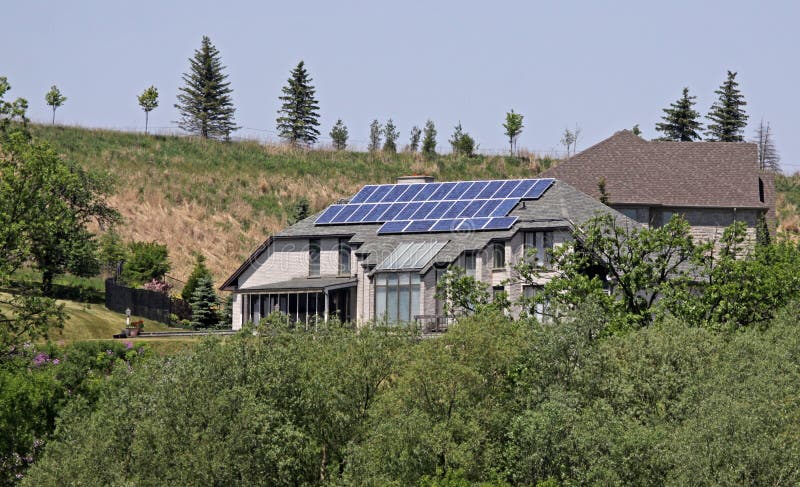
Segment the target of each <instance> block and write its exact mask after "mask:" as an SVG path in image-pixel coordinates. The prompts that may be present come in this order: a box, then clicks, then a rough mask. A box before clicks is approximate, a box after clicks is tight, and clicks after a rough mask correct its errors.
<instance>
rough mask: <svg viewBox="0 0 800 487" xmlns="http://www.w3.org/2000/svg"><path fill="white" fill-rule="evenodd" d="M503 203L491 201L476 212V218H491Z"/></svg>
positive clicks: (501, 201)
mask: <svg viewBox="0 0 800 487" xmlns="http://www.w3.org/2000/svg"><path fill="white" fill-rule="evenodd" d="M501 203H503V200H489V201H487V202H486V204H484V205H483V206H481V207H480V209H479V210H478V211H476V212H475V215H473V216H476V217H484V216H491V215H492V212H493V211H495V210H496V209H497V207H498V206H500V204H501Z"/></svg>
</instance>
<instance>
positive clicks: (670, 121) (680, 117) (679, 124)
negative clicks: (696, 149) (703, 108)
mask: <svg viewBox="0 0 800 487" xmlns="http://www.w3.org/2000/svg"><path fill="white" fill-rule="evenodd" d="M695 98H697V97H696V96H689V88H684V89H683V96H681V98H680V99H679V100H678V101H676V102H675V103H671V104H670V108H664V116H663V117H661V118H662V119H663V120H664V121H663V122H659V123H657V124H656V130H658V131H659V132H663V133H664V137H663V140H674V141H676V142H692V141H695V140H700V134H699V133H698V132H699V131H700V130H702V124H701V123H700V122H698V121H697V118H698V117H699V116H700V114H699V113H698V112H697V111H696V110H695V109H693V108H692V107H693V106H694V99H695Z"/></svg>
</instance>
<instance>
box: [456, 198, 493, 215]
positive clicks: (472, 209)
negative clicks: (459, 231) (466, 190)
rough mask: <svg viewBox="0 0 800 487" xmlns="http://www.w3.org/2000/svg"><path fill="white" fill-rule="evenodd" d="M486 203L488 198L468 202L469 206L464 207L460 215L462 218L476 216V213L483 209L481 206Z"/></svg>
mask: <svg viewBox="0 0 800 487" xmlns="http://www.w3.org/2000/svg"><path fill="white" fill-rule="evenodd" d="M484 203H486V200H473V201H470V202H469V203H467V206H466V207H465V208H464V211H462V212H461V214H459V215H458V216H460V217H461V218H471V217H473V216H475V213H477V212H478V210H480V209H481V207H482V206H483V205H484Z"/></svg>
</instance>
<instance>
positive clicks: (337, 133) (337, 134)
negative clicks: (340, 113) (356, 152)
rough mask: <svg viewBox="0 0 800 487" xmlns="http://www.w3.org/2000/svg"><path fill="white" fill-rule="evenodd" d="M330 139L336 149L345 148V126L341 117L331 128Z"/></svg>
mask: <svg viewBox="0 0 800 487" xmlns="http://www.w3.org/2000/svg"><path fill="white" fill-rule="evenodd" d="M330 136H331V140H332V141H333V148H334V149H336V150H345V149H346V148H347V137H348V133H347V127H346V126H345V125H344V123H342V119H341V118H340V119H339V120H337V121H336V125H334V126H333V128H332V129H331V133H330Z"/></svg>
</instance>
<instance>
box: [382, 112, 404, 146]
mask: <svg viewBox="0 0 800 487" xmlns="http://www.w3.org/2000/svg"><path fill="white" fill-rule="evenodd" d="M383 136H384V142H383V152H388V153H390V154H395V153H396V152H397V139H398V138H399V137H400V131H398V130H397V127H395V125H394V121H393V120H392V119H391V118H390V119H389V120H387V121H386V127H384V129H383Z"/></svg>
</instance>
